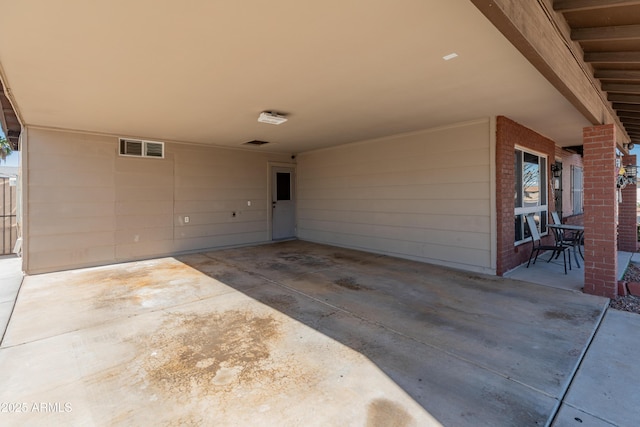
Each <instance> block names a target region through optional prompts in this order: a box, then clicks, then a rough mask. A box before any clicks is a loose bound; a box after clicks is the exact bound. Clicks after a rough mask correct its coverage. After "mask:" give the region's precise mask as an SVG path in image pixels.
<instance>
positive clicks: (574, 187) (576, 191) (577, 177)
mask: <svg viewBox="0 0 640 427" xmlns="http://www.w3.org/2000/svg"><path fill="white" fill-rule="evenodd" d="M583 195H584V189H583V186H582V168H580V167H578V166H571V204H572V205H573V214H574V215H576V214H581V213H582V212H583V206H584V205H583V198H584V197H583Z"/></svg>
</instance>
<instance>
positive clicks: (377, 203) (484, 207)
mask: <svg viewBox="0 0 640 427" xmlns="http://www.w3.org/2000/svg"><path fill="white" fill-rule="evenodd" d="M326 207H327V203H326V201H324V200H317V199H311V200H307V199H302V200H298V210H299V214H300V216H305V214H304V212H305V211H313V210H325V209H326ZM332 210H334V211H338V212H343V211H346V212H349V211H353V212H387V213H414V214H425V215H473V216H475V215H485V216H489V214H490V212H491V203H490V201H489V199H482V200H477V199H476V200H460V199H456V200H438V199H433V200H425V199H409V200H401V201H398V200H395V201H393V202H391V201H389V200H378V199H348V200H341V201H340V203H339V204H337V203H336V204H334V206H333V207H332Z"/></svg>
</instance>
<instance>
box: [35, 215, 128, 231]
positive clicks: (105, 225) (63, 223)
mask: <svg viewBox="0 0 640 427" xmlns="http://www.w3.org/2000/svg"><path fill="white" fill-rule="evenodd" d="M41 219H42V220H37V219H36V220H34V221H32V222H31V226H30V228H29V232H30V235H32V236H47V235H54V234H55V235H65V234H73V233H92V232H113V230H114V229H115V222H116V218H115V216H113V212H111V214H110V215H105V216H100V217H80V218H74V219H73V221H67V220H65V219H62V218H56V219H50V220H49V221H46V220H45V218H41Z"/></svg>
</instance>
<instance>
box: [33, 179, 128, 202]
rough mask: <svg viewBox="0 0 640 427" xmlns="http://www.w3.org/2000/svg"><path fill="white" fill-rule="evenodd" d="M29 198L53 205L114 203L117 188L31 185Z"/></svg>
mask: <svg viewBox="0 0 640 427" xmlns="http://www.w3.org/2000/svg"><path fill="white" fill-rule="evenodd" d="M30 184H31V183H30ZM112 184H113V183H112ZM29 200H30V201H31V202H30V203H50V204H52V205H53V204H64V203H74V202H84V203H100V202H111V203H113V202H114V201H115V200H116V189H115V186H114V185H107V186H102V187H100V186H98V187H73V188H72V189H70V188H64V187H60V188H51V187H39V186H34V185H29Z"/></svg>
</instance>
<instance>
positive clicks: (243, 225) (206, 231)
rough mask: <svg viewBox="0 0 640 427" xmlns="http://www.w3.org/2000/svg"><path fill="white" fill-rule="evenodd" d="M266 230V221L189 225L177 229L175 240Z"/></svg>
mask: <svg viewBox="0 0 640 427" xmlns="http://www.w3.org/2000/svg"><path fill="white" fill-rule="evenodd" d="M265 228H266V222H264V221H252V222H238V223H227V224H212V225H194V226H192V225H191V224H189V225H185V226H183V227H176V229H175V238H176V239H190V238H194V237H207V236H226V235H232V234H243V233H254V232H260V231H264V230H265Z"/></svg>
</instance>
